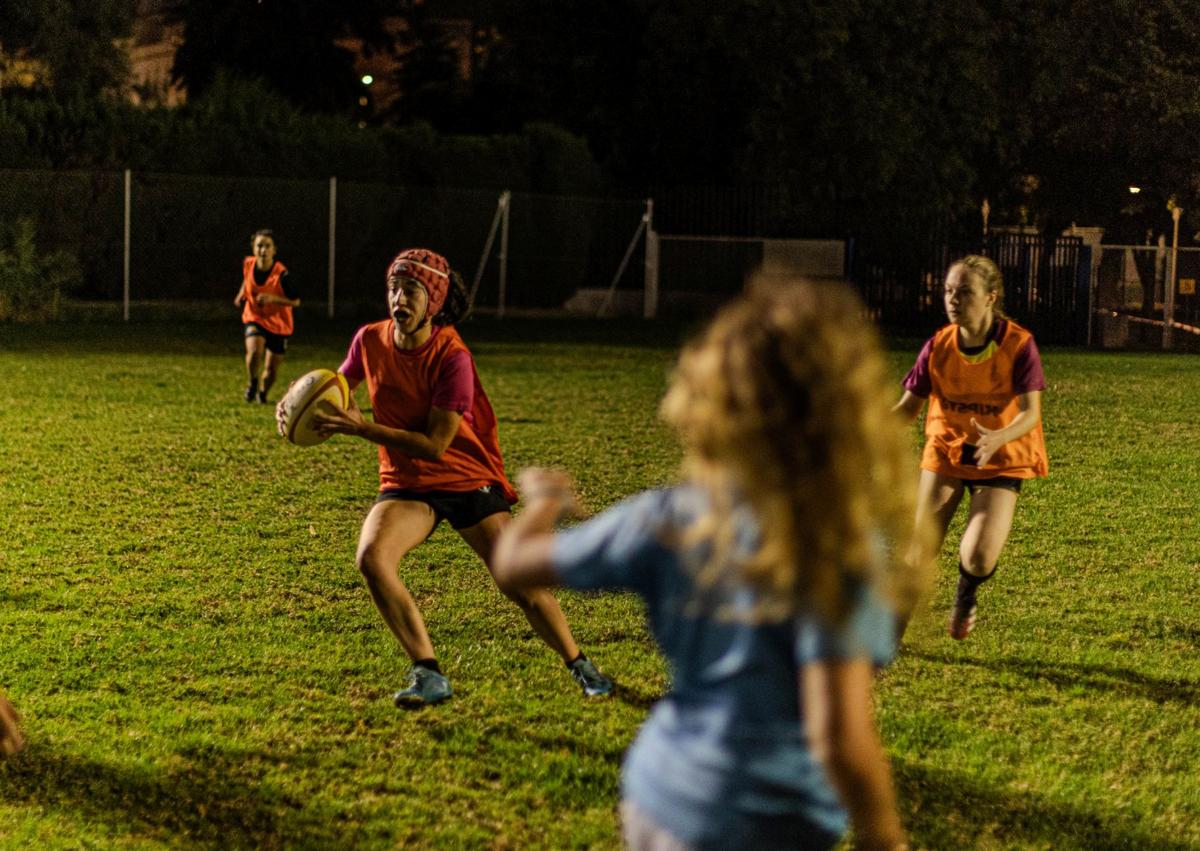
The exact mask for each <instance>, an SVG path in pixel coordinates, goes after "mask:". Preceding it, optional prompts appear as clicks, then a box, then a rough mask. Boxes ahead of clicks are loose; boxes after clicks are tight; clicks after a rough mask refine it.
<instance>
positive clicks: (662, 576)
mask: <svg viewBox="0 0 1200 851" xmlns="http://www.w3.org/2000/svg"><path fill="white" fill-rule="evenodd" d="M705 504H706V503H705V497H704V496H703V494H702V492H701V491H699V490H697V489H695V488H691V487H679V488H673V489H669V490H658V491H647V492H646V493H642V494H639V495H637V496H635V497H632V498H630V499H628V500H625V501H624V502H622V503H620V504H618V505H616V506H614V507H612V508H610V509H608V510H607V511H605V512H604V513H602V514H600V515H599V516H597V517H595V518H593V519H592V520H590V521H588V522H586V523H583V524H581V525H579V526H576V527H574V528H571V529H568V530H566V531H564V532H562V533H561V534H560V535H558V536H557V538H556V540H555V544H554V552H553V561H554V567H555V570H556V572H557V573H558V575H559V577H560V578H561V580H562V583H563V584H564V585H566V586H568V587H571V588H576V589H580V590H598V589H617V588H622V589H629V590H632V591H635V592H636V593H637V594H639V595H640V596H641V597H642V598H643V599H644V600H645V602H646V613H647V617H648V619H649V622H650V628H651V631H652V632H653V634H654V637H655V639H656V640H657V641H658V644H659V646H660V647H661V648H662V651H663V653H664V654H665V655H666V657H667V660H668V661H669V662H670V666H671V690H670V692H669V693H668V694H667V695H666V696H665V697H664V698H663V699H662V700H660V701H659V702H658V703H657V704H656V705H655V706H654V708H653V710H651V712H650V716H649V718H648V719H647V721H646V723H645V724H644V725H643V726H642V729H641V732H640V733H639V734H638V737H637V740H636V741H635V742H634V743H633V745H632V746H631V747H630V749H629V752H628V754H627V755H626V758H625V764H624V768H623V771H622V796H623V797H624V798H625V799H629V800H632V801H634V802H635V803H636V804H637V805H638V806H639V807H641V808H642V809H643V810H644V811H645V812H646V813H647V814H648V815H649V816H650V817H651V818H652V819H653V820H654V821H655V822H657V823H658V824H659V825H661V826H662V827H664V828H666V829H667V830H669V831H670V832H671V833H673V834H674V835H675V836H677V837H678V838H679V839H681V840H683V841H685V842H688V843H691V844H693V845H696V846H698V847H700V848H707V847H714V848H715V847H720V848H726V849H727V848H750V847H753V848H756V849H769V848H823V847H830V846H832V845H833V844H835V843H836V841H837V840H838V839H839V838H840V837H841V835H842V834H843V833H845V831H846V827H847V818H846V813H845V811H844V810H843V809H842V807H841V805H840V804H839V802H838V799H837V796H836V794H835V792H834V790H833V787H832V786H831V785H830V783H829V780H828V778H827V777H826V774H825V771H824V769H823V768H822V766H821V765H820V764H819V763H818V762H817V761H816V760H815V759H814V757H813V756H812V754H811V752H810V750H809V747H808V743H807V741H806V739H805V736H804V733H803V729H802V723H801V715H802V709H801V707H800V705H799V671H800V668H801V666H803V665H804V664H805V663H806V662H810V661H816V660H833V659H854V658H867V659H871V660H872V661H874V662H875V663H876V664H879V665H882V664H885V663H886V662H887V661H889V660H890V658H891V655H892V652H893V647H894V642H893V637H894V620H893V616H892V614H891V612H890V611H888V610H887V609H886V608H884V607H883V605H881V604H880V603H879V602H878V601H876V600H875V598H874V596H873V595H870V594H869V593H863V594H862V595H860V602H859V604H858V605H857V607H856V608H855V609H854V611H853V612H852V614H851V616H850V618H849V619H848V620H847V622H846V623H845V624H843V625H842V626H840V627H839V628H837V629H833V628H829V627H826V626H824V625H822V624H821V623H820V622H818V621H817V619H816V618H814V617H799V618H796V619H794V620H788V621H786V622H782V623H771V624H763V623H757V624H756V623H751V622H748V621H745V620H737V619H734V620H730V619H728V618H726V617H722V618H719V619H718V618H717V617H716V616H715V611H716V608H717V607H718V606H720V605H725V606H730V605H732V607H733V608H734V609H735V610H736V609H739V608H742V609H748V607H749V603H750V601H751V600H752V597H751V596H750V592H749V591H747V590H745V589H742V590H728V589H726V590H720V589H716V590H711V591H706V592H704V594H703V595H700V594H698V592H697V591H696V589H695V587H694V583H693V581H692V576H693V575H694V571H695V569H696V567H697V566H698V564H700V563H701V559H702V558H703V553H702V552H691V553H686V552H685V553H680V552H677V551H675V550H673V549H671V548H670V547H669V546H668V545H667V544H666V542H665V540H664V538H665V537H666V536H665V535H664V531H667V530H671V529H675V530H682V529H686V528H687V527H688V525H690V524H691V523H692V522H693V521H694V520H695V518H696V517H698V516H699V515H700V514H702V513H703V511H704V509H705ZM743 516H744V518H745V519H744V521H743V524H742V525H743V529H744V532H745V533H744V534H743V536H742V543H743V544H744V545H752V542H753V540H754V536H755V530H754V524H753V519H752V517H751V516H750V514H749V513H748V511H746V512H744V514H743Z"/></svg>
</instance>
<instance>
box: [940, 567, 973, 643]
mask: <svg viewBox="0 0 1200 851" xmlns="http://www.w3.org/2000/svg"><path fill="white" fill-rule="evenodd" d="M975 609H976V606H975V588H974V587H973V586H971V585H969V584H967V580H966V578H965V577H962V576H960V577H959V578H958V590H957V591H955V593H954V608H952V609H951V610H950V623H949V624H948V625H947V626H948V629H949V632H950V637H951V638H953V639H954V640H956V641H962V640H963V639H964V638H966V637H967V636H968V635H970V634H971V630H973V629H974V628H975Z"/></svg>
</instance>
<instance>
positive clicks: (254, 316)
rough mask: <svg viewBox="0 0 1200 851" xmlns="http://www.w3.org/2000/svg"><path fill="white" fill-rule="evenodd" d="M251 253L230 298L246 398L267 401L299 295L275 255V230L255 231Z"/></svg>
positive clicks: (284, 267) (298, 302)
mask: <svg viewBox="0 0 1200 851" xmlns="http://www.w3.org/2000/svg"><path fill="white" fill-rule="evenodd" d="M251 248H252V250H253V252H254V254H253V255H252V256H250V257H247V258H246V259H245V260H243V261H242V285H241V287H240V288H239V289H238V292H237V295H236V296H234V298H233V303H234V305H235V306H237V307H240V308H242V331H243V336H244V337H245V339H246V401H247V402H253V401H255V400H257V401H259V402H261V403H262V404H264V405H265V404H266V403H267V393H268V391H270V389H271V385H272V384H274V383H275V378H276V377H277V376H278V375H279V365H280V364H281V363H283V356H284V355H285V354H286V353H287V344H288V338H289V337H290V336H291V335H292V330H293V322H292V308H293V307H299V306H300V299H299V298H298V297H297V296H296V291H295V289H294V288H293V286H292V283H291V281H290V280H289V278H288V270H287V267H286V266H284V265H283V264H282V263H280V262H279V261H278V260H276V259H275V234H274V233H273V232H272V231H269V230H259V231H255V232H254V237H253V238H252V240H251Z"/></svg>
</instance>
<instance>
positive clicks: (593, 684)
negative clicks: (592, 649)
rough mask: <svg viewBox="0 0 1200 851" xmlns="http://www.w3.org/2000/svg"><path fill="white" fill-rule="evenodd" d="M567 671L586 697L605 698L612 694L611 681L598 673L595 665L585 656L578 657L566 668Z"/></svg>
mask: <svg viewBox="0 0 1200 851" xmlns="http://www.w3.org/2000/svg"><path fill="white" fill-rule="evenodd" d="M567 670H568V671H570V672H571V677H572V678H573V679H574V680H575V682H577V683H579V687H580V688H582V689H583V693H584V694H586V695H587V696H588V697H605V696H606V695H609V694H612V690H613V682H612V680H610V679H609V678H608V677H606V676H604V674H602V673H600V669H599V668H597V667H596V663H595V662H593V661H592V660H591V659H589V658H588V657H587V656H580V657H579V658H578V659H576V660H575V661H574V662H572V663H571V664H570V665H568V666H567Z"/></svg>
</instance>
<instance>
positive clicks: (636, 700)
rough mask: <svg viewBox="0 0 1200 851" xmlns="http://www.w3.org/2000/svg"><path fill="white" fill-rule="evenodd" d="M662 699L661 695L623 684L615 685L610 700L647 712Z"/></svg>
mask: <svg viewBox="0 0 1200 851" xmlns="http://www.w3.org/2000/svg"><path fill="white" fill-rule="evenodd" d="M662 698H663V693H662V692H658V691H647V690H645V689H639V688H635V687H633V686H629V685H626V684H624V683H615V684H614V687H613V693H612V698H611V700H619V701H621V702H622V703H624V704H625V705H627V706H632V707H634V708H636V709H640V710H642V711H643V712H649V711H650V707H652V706H654V704H656V703H658V701H659V700H661V699H662Z"/></svg>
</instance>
